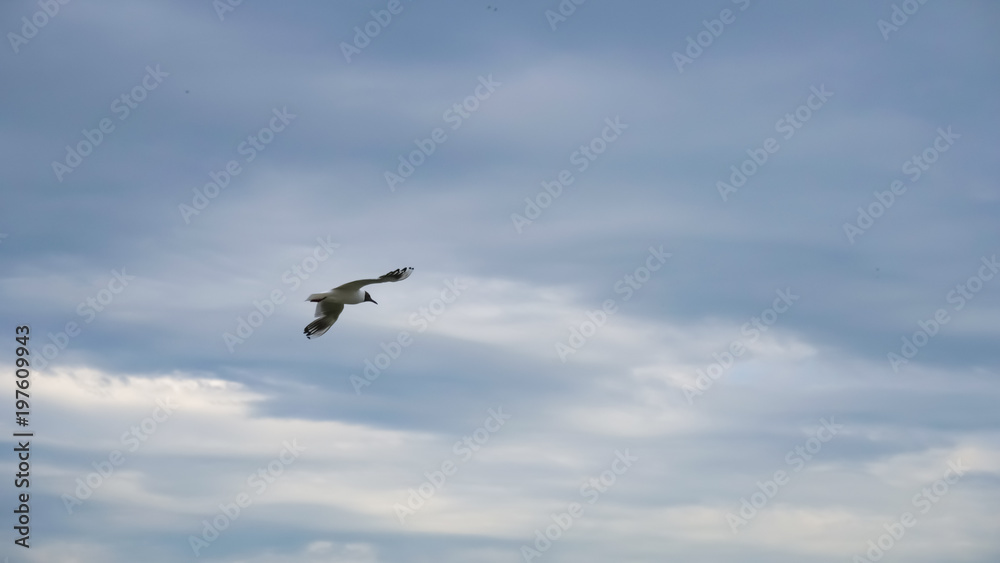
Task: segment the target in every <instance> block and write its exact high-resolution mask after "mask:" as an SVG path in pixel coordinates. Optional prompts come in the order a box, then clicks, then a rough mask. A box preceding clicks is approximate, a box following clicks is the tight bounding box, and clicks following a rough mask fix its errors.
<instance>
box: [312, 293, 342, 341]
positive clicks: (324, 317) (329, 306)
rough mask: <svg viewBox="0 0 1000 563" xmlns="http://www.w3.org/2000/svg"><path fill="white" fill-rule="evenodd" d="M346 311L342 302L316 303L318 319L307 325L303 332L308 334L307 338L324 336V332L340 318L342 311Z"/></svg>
mask: <svg viewBox="0 0 1000 563" xmlns="http://www.w3.org/2000/svg"><path fill="white" fill-rule="evenodd" d="M343 311H344V305H343V304H341V303H330V302H325V301H322V302H320V303H317V304H316V317H317V319H316V320H315V321H313V322H311V323H309V324H308V325H306V328H305V330H303V332H304V333H305V334H306V338H317V337H319V336H323V334H324V333H325V332H326V331H328V330H330V327H331V326H333V323H335V322H337V319H339V318H340V313H342V312H343Z"/></svg>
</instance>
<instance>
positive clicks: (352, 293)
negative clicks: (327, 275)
mask: <svg viewBox="0 0 1000 563" xmlns="http://www.w3.org/2000/svg"><path fill="white" fill-rule="evenodd" d="M411 272H413V268H410V267H406V268H401V269H399V270H393V271H391V272H389V273H388V274H386V275H384V276H382V277H380V278H378V279H375V280H357V281H352V282H350V283H345V284H344V285H341V286H339V287H335V288H333V289H331V290H330V291H328V292H326V293H313V294H312V295H310V296H309V298H308V299H306V301H311V302H313V303H315V304H316V317H318V318H317V319H316V320H315V321H313V322H311V323H309V324H308V325H306V328H305V330H304V331H303V332H305V334H306V338H317V337H320V336H323V333H325V332H326V331H328V330H330V327H331V326H333V323H335V322H337V319H338V318H339V317H340V313H342V312H343V311H344V305H357V304H358V303H366V302H368V301H371V302H372V303H375V304H376V305H378V303H377V302H376V301H375V300H374V299H372V296H371V295H368V292H367V291H363V290H362V289H361V288H362V287H364V286H366V285H369V284H373V283H385V282H398V281H399V280H405V279H406V278H408V277H410V273H411Z"/></svg>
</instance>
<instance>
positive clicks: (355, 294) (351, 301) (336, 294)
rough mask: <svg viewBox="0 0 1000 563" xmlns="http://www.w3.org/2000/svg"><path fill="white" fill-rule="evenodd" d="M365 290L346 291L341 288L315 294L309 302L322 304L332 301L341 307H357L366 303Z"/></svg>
mask: <svg viewBox="0 0 1000 563" xmlns="http://www.w3.org/2000/svg"><path fill="white" fill-rule="evenodd" d="M365 293H367V292H366V291H364V290H361V289H355V290H354V291H345V290H342V289H340V288H334V289H331V290H330V291H327V292H326V293H313V294H312V295H310V296H309V299H308V301H313V302H317V303H318V302H320V301H330V302H331V303H340V304H341V305H357V304H358V303H364V302H365Z"/></svg>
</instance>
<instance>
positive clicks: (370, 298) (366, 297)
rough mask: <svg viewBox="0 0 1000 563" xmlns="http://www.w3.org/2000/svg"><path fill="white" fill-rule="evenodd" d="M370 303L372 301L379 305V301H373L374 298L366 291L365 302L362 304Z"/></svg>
mask: <svg viewBox="0 0 1000 563" xmlns="http://www.w3.org/2000/svg"><path fill="white" fill-rule="evenodd" d="M368 301H371V302H372V303H374V304H376V305H378V301H375V300H374V299H372V296H371V295H368V292H367V291H366V292H365V300H364V301H362V303H367V302H368Z"/></svg>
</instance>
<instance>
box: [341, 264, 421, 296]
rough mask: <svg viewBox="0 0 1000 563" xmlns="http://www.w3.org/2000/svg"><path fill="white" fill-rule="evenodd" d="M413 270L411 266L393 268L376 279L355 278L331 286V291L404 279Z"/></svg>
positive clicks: (359, 287) (351, 289)
mask: <svg viewBox="0 0 1000 563" xmlns="http://www.w3.org/2000/svg"><path fill="white" fill-rule="evenodd" d="M411 272H413V268H410V267H406V268H400V269H399V270H393V271H391V272H389V273H388V274H386V275H384V276H382V277H380V278H378V279H377V280H356V281H352V282H348V283H345V284H344V285H342V286H339V287H335V288H333V291H337V290H344V291H355V290H358V289H361V288H362V287H364V286H366V285H369V284H373V283H385V282H398V281H399V280H405V279H406V278H408V277H410V273H411Z"/></svg>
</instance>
